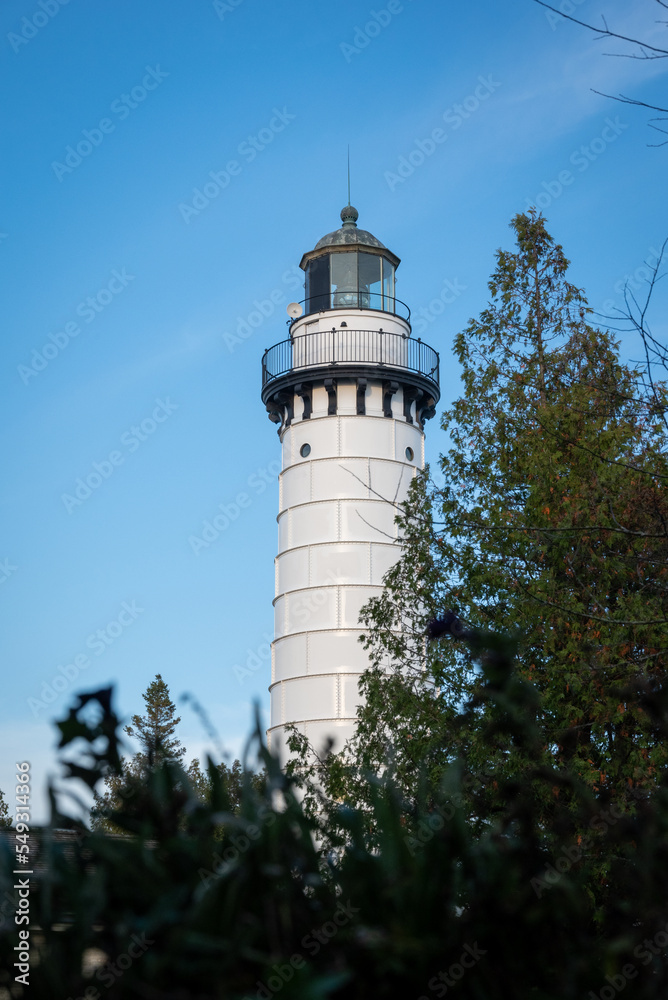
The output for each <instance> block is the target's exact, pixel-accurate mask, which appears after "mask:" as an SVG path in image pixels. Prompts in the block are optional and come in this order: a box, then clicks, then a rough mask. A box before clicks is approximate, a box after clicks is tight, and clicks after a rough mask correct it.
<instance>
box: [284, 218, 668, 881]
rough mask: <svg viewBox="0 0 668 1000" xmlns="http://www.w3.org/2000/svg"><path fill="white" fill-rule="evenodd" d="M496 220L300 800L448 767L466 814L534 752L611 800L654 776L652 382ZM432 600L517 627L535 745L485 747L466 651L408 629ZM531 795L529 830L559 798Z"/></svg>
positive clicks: (659, 481) (657, 645)
mask: <svg viewBox="0 0 668 1000" xmlns="http://www.w3.org/2000/svg"><path fill="white" fill-rule="evenodd" d="M512 228H513V231H514V234H515V237H516V249H515V250H514V251H513V252H507V251H503V250H500V251H499V252H498V254H497V266H496V269H495V271H494V273H493V275H492V277H491V279H490V283H489V288H490V293H491V300H490V303H489V305H488V307H487V308H486V309H485V310H484V311H483V312H482V314H481V316H480V317H479V318H478V319H475V320H471V321H470V323H469V325H468V327H467V329H466V330H465V331H464V332H463V333H461V334H460V335H459V336H458V337H457V338H456V340H455V354H456V356H457V358H458V361H459V363H460V365H461V368H462V380H463V393H462V395H461V397H460V398H459V399H457V400H456V401H455V402H454V403H453V405H452V406H451V408H450V410H449V411H447V412H446V413H445V414H444V417H443V428H444V430H446V431H447V432H448V434H449V437H450V442H451V448H450V450H449V451H448V453H447V454H446V455H444V456H443V457H442V460H441V472H442V476H443V485H439V486H436V485H435V484H434V483H433V482H431V481H430V480H429V477H428V473H427V474H425V475H423V476H418V477H417V478H416V480H415V482H414V484H413V488H412V490H411V492H410V494H409V497H408V501H407V503H406V504H405V505H404V507H403V509H402V511H401V514H400V517H399V518H398V523H399V527H400V530H401V533H402V535H403V555H402V558H401V559H400V561H399V562H398V563H397V565H396V566H395V567H394V568H393V569H392V570H391V571H390V572H389V574H388V575H387V577H386V579H385V583H386V589H385V592H384V593H383V595H382V596H381V597H380V598H378V599H375V600H372V601H371V602H370V603H369V605H367V607H366V609H364V610H363V619H364V623H365V625H366V626H367V630H368V631H367V640H366V642H367V648H368V649H369V652H370V658H371V667H370V669H369V670H368V671H367V673H366V674H365V676H364V677H363V679H362V682H361V688H362V692H363V694H364V696H365V704H364V705H363V707H362V708H361V709H360V711H359V724H358V728H357V733H356V735H355V736H354V737H353V739H352V740H351V742H350V745H349V747H348V748H347V751H346V752H344V753H342V754H339V755H336V756H330V757H326V758H321V759H318V758H317V757H315V756H314V754H313V748H311V747H309V746H308V745H307V744H306V743H305V741H303V740H301V741H300V740H299V738H298V737H297V736H296V735H295V737H294V741H293V746H294V749H295V750H296V751H297V752H298V754H299V757H298V763H297V764H296V765H295V767H294V770H295V773H296V774H299V775H300V776H301V778H302V780H303V781H304V782H305V783H306V785H307V788H309V784H310V788H309V790H308V791H307V799H308V801H310V802H311V803H313V804H315V803H316V802H318V801H320V803H322V801H323V800H324V802H325V803H326V802H327V801H330V802H331V801H336V800H338V799H341V798H345V800H346V801H349V802H352V803H355V804H356V805H357V806H359V807H360V808H366V807H368V802H365V799H364V796H365V795H366V786H365V785H364V783H360V782H359V769H360V767H362V768H367V769H368V770H370V771H372V772H374V773H379V771H381V770H384V771H386V772H387V773H391V774H392V776H393V777H394V779H395V780H396V781H397V782H398V783H399V785H400V787H401V788H402V790H403V793H404V795H405V796H406V798H407V799H409V800H410V799H413V798H414V796H415V794H416V792H415V790H416V788H417V776H418V774H421V775H422V780H424V781H426V782H427V784H428V787H430V788H432V789H436V788H437V787H438V786H439V782H440V780H441V778H442V776H443V774H444V773H445V772H446V771H447V770H448V768H449V767H450V765H451V764H452V762H453V761H454V760H455V759H459V760H461V761H462V766H463V767H464V769H465V776H466V781H465V792H466V803H467V810H468V814H469V817H470V819H471V821H472V822H473V823H478V824H480V823H482V822H483V820H482V818H483V817H487V816H488V815H489V813H490V810H492V813H493V811H494V810H495V809H498V810H503V809H504V808H505V804H504V802H503V800H502V798H501V794H500V791H499V789H500V787H501V784H500V778H501V777H502V776H503V774H505V773H506V771H507V770H508V767H510V766H512V767H517V768H521V769H523V770H524V771H525V772H526V773H530V772H531V769H532V768H533V766H534V765H535V763H536V760H540V761H541V762H542V764H543V766H546V767H552V766H556V767H561V768H565V769H568V771H569V772H570V771H573V772H575V773H576V774H577V775H578V776H579V778H580V779H581V780H582V781H583V782H584V783H585V784H586V785H587V786H588V787H589V789H590V790H591V792H592V794H594V795H595V796H599V797H601V799H602V800H604V799H605V798H606V797H608V798H610V799H611V800H612V801H615V802H618V803H619V808H622V809H625V810H626V809H627V808H628V809H630V808H633V803H634V801H635V796H636V795H637V793H638V792H639V791H640V790H642V789H645V788H649V787H652V786H653V785H654V784H655V782H656V780H657V779H658V777H659V775H660V774H662V773H663V771H664V770H665V767H666V763H667V752H668V751H667V747H666V744H665V741H664V740H663V739H662V738H660V737H659V736H658V735H657V732H656V729H655V726H654V722H653V719H652V717H651V714H650V713H649V712H648V711H647V710H646V708H644V707H643V702H642V697H641V694H642V695H643V697H644V695H645V694H646V693H648V692H652V691H659V690H661V688H662V686H663V683H664V682H663V678H664V675H665V665H666V639H665V635H666V623H667V622H668V589H667V586H666V583H667V579H668V534H667V527H666V526H667V524H668V502H667V500H666V493H665V486H666V483H667V482H668V462H667V461H666V448H665V444H666V440H665V426H664V423H663V421H662V419H661V418H662V416H663V414H664V412H665V409H666V393H665V388H664V387H663V386H659V385H655V386H654V387H653V390H654V391H652V392H651V393H650V394H646V393H645V392H644V390H643V381H642V373H639V372H636V371H635V370H633V369H631V368H629V367H628V366H626V365H623V364H622V363H621V362H620V360H619V357H618V352H617V346H616V344H615V343H614V342H613V340H612V338H611V337H610V335H609V334H607V333H605V332H602V331H600V330H597V329H595V328H593V327H592V326H590V324H589V323H588V320H587V317H588V315H589V313H590V310H589V308H588V306H587V303H586V300H585V298H584V295H583V293H582V292H581V291H580V290H579V289H578V288H576V287H575V286H574V285H573V284H571V283H570V282H569V281H568V280H567V269H568V261H567V260H566V258H565V256H564V253H563V251H562V249H561V247H559V246H558V245H556V244H555V242H554V240H553V239H552V238H551V237H550V235H549V234H548V233H547V231H546V229H545V221H544V219H543V218H542V217H541V216H538V215H537V214H536V213H535V212H532V213H530V214H529V215H518V216H516V218H515V219H514V220H513V223H512ZM444 609H452V610H454V611H456V612H457V613H458V614H459V615H460V616H461V617H462V618H463V619H464V621H465V622H467V623H468V624H469V625H472V626H477V627H480V628H483V629H486V630H490V631H493V632H495V633H497V634H508V635H515V636H517V641H518V654H517V655H518V668H519V671H520V673H521V675H522V676H523V677H525V678H526V679H527V680H531V682H532V683H533V684H534V685H535V687H536V688H537V690H538V691H539V692H540V694H541V713H542V719H541V723H542V726H543V733H544V738H543V742H542V744H541V745H540V747H534V748H533V750H532V753H531V755H529V754H527V753H526V752H525V751H524V750H523V749H522V748H521V747H513V746H511V744H510V742H509V741H508V739H507V738H505V739H504V738H501V737H499V738H497V739H496V740H495V741H494V742H492V743H490V741H489V739H488V736H487V730H486V721H487V714H488V711H489V709H488V706H486V705H485V703H484V702H480V701H479V699H478V695H479V688H480V683H481V678H480V674H479V671H478V670H477V669H476V666H475V663H474V661H473V660H472V658H471V655H470V653H469V652H467V651H466V650H465V649H462V648H461V647H458V646H457V644H456V643H452V642H449V641H441V642H438V643H435V644H433V646H431V647H427V646H426V643H425V639H424V636H425V631H426V623H427V622H428V621H429V620H430V619H432V618H434V617H436V616H437V615H438V614H440V613H441V612H442V611H443V610H444ZM463 705H469V706H470V708H469V711H467V712H466V713H463V714H462V713H461V712H460V709H461V708H462V706H463ZM536 755H538V757H536ZM534 792H535V795H536V796H537V798H538V800H539V801H540V805H541V809H542V815H543V823H544V825H545V828H546V830H549V829H551V828H552V826H553V813H554V808H555V802H556V801H557V800H560V799H562V798H563V799H565V800H566V801H567V802H568V801H571V800H572V795H571V792H570V791H569V790H568V787H567V786H563V787H561V786H558V785H557V786H555V790H554V791H553V790H552V789H548V788H546V787H545V786H544V785H540V786H538V785H537V786H536V788H535V790H534ZM319 807H320V808H322V804H320V806H319ZM572 808H573V814H574V817H575V816H577V813H578V810H577V805H576V803H575V801H572ZM600 864H601V865H602V866H605V864H606V862H605V859H600ZM592 891H595V890H594V889H592Z"/></svg>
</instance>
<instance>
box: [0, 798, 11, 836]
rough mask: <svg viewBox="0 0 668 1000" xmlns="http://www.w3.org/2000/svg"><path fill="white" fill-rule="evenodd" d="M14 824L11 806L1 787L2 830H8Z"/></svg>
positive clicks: (0, 821) (0, 825)
mask: <svg viewBox="0 0 668 1000" xmlns="http://www.w3.org/2000/svg"><path fill="white" fill-rule="evenodd" d="M11 825H12V817H11V816H10V814H9V806H8V805H7V803H6V802H5V796H4V795H3V794H2V789H0V830H8V829H9V828H10V827H11Z"/></svg>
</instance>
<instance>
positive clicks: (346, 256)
mask: <svg viewBox="0 0 668 1000" xmlns="http://www.w3.org/2000/svg"><path fill="white" fill-rule="evenodd" d="M331 260H332V264H331V270H332V305H333V307H334V308H335V309H340V308H341V307H342V306H357V253H356V252H353V253H333V254H332V258H331Z"/></svg>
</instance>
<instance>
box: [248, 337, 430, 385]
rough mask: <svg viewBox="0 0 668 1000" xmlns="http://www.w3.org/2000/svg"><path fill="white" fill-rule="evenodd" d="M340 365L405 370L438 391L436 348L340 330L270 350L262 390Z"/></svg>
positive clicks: (264, 362) (264, 364)
mask: <svg viewBox="0 0 668 1000" xmlns="http://www.w3.org/2000/svg"><path fill="white" fill-rule="evenodd" d="M337 365H353V366H354V365H360V366H365V367H368V366H375V367H378V368H379V369H384V368H398V369H403V370H405V371H409V372H415V373H417V374H418V375H421V376H422V377H423V378H425V379H427V380H428V381H429V382H432V383H433V384H434V385H435V386H436V388H437V389H438V352H437V351H435V350H434V348H433V347H430V346H429V345H428V344H424V343H423V342H422V341H421V340H419V339H418V340H413V338H412V337H408V336H406V335H405V334H401V333H385V332H383V331H382V330H349V329H348V328H345V329H342V328H340V327H339V328H335V329H332V330H323V331H319V332H317V333H305V334H301V335H297V336H295V337H290V338H288V339H287V340H282V341H281V342H280V343H279V344H274V346H273V347H270V348H269V349H268V350H267V351H265V352H264V356H263V358H262V386H263V388H264V386H266V385H267V384H268V383H270V382H273V381H274V380H275V379H278V378H280V377H281V376H283V375H287V374H288V373H289V372H298V371H301V370H304V369H311V368H315V369H317V368H319V367H335V366H337ZM379 374H380V373H379Z"/></svg>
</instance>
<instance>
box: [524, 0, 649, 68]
mask: <svg viewBox="0 0 668 1000" xmlns="http://www.w3.org/2000/svg"><path fill="white" fill-rule="evenodd" d="M534 3H537V4H538V5H539V6H540V7H545V8H547V10H551V11H552V12H553V13H554V14H558V15H559V16H560V17H564V18H565V19H566V20H567V21H572V22H573V23H574V24H579V25H580V26H581V27H582V28H587V30H588V31H593V32H594V33H595V34H596V35H598V36H599V37H600V38H617V39H618V40H619V41H621V42H629V43H630V44H631V45H638V46H639V47H640V48H641V49H649V50H650V51H651V52H656V53H658V55H657V56H654V57H652V58H657V59H666V58H668V49H660V48H657V47H656V46H654V45H648V44H647V42H642V41H640V39H639V38H631V37H630V36H629V35H620V34H618V33H617V32H616V31H610V29H609V28H608V25H607V22H606V20H605V18H601V20H602V21H603V27H602V28H597V27H596V25H595V24H589V23H588V22H587V21H580V20H579V19H578V18H577V17H573V16H572V15H571V14H564V13H563V11H561V10H559V9H558V8H557V7H553V6H552V4H549V3H545V2H544V0H534ZM662 6H665V5H664V4H662ZM633 58H636V59H638V58H643V57H642V56H634V57H633ZM645 58H650V57H645Z"/></svg>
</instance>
